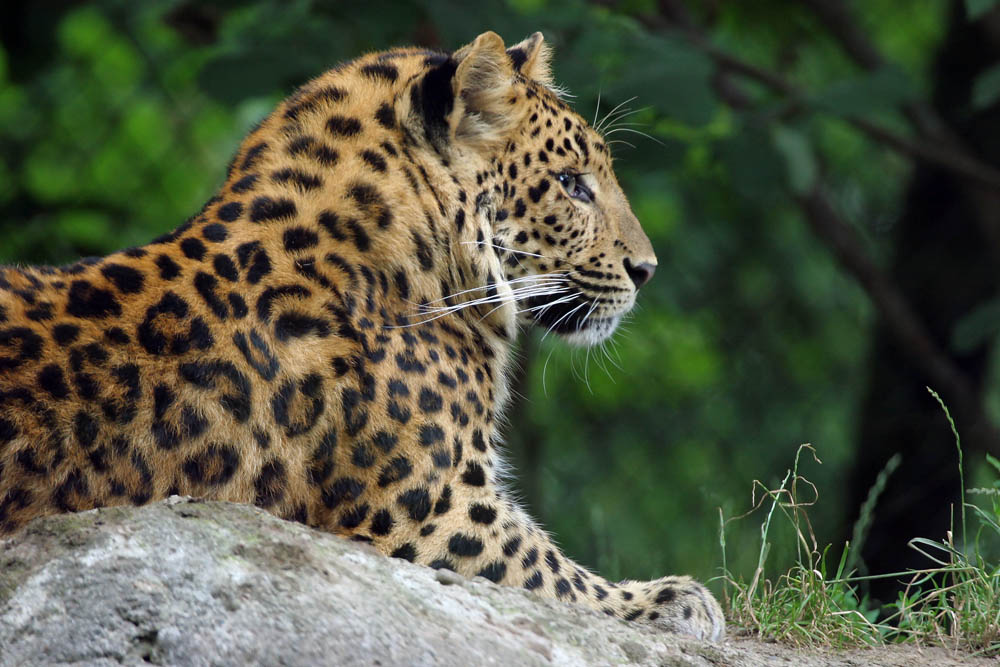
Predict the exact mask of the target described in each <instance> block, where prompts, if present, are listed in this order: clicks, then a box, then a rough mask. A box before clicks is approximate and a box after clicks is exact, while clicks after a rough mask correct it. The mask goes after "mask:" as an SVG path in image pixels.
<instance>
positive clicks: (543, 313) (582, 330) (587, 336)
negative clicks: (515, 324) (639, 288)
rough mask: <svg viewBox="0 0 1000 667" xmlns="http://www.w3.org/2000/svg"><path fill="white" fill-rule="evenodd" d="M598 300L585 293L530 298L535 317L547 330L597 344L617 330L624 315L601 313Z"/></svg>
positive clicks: (578, 341) (573, 340)
mask: <svg viewBox="0 0 1000 667" xmlns="http://www.w3.org/2000/svg"><path fill="white" fill-rule="evenodd" d="M598 308H599V305H598V303H597V302H595V301H592V300H591V299H587V298H585V297H583V296H577V297H574V298H572V299H567V298H565V297H564V298H553V297H551V296H544V297H533V298H531V299H528V300H527V302H526V309H527V312H529V313H530V315H531V320H532V321H533V322H534V323H535V324H536V325H537V326H539V327H541V328H543V329H545V330H546V331H547V332H552V333H556V334H558V335H559V336H560V337H561V338H563V339H564V340H566V341H567V342H569V343H571V344H573V345H583V346H587V345H596V344H597V343H600V342H602V341H604V340H606V339H607V338H608V337H610V336H611V334H613V333H614V331H615V329H616V328H617V327H618V323H619V322H620V321H621V315H612V316H610V317H609V316H606V315H604V314H603V313H602V314H601V315H600V316H598V315H597V310H598Z"/></svg>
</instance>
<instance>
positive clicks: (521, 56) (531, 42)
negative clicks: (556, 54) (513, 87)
mask: <svg viewBox="0 0 1000 667" xmlns="http://www.w3.org/2000/svg"><path fill="white" fill-rule="evenodd" d="M507 56H508V57H509V58H510V62H511V64H512V65H513V66H514V69H515V70H516V71H518V72H520V73H521V74H522V75H523V76H524V78H526V79H531V80H533V81H537V82H538V83H540V84H542V85H544V86H551V85H552V70H551V68H550V67H549V63H550V61H551V59H552V50H551V49H550V48H549V47H548V45H547V44H546V43H545V37H544V35H542V33H540V32H536V33H535V34H533V35H531V36H530V37H528V38H527V39H525V40H524V41H523V42H521V43H520V44H515V45H514V46H512V47H510V48H509V49H507Z"/></svg>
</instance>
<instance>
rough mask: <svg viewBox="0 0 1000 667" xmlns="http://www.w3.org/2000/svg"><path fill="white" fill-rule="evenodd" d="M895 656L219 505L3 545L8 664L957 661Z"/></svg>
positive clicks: (73, 524)
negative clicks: (715, 620) (834, 648)
mask: <svg viewBox="0 0 1000 667" xmlns="http://www.w3.org/2000/svg"><path fill="white" fill-rule="evenodd" d="M887 655H888V656H889V657H888V658H886V660H884V661H883V660H882V659H881V658H879V657H878V654H875V653H873V652H855V653H853V654H847V653H836V654H832V653H831V654H824V653H822V652H813V653H807V652H801V651H794V650H792V649H788V648H785V647H779V646H777V645H774V644H763V643H757V642H751V641H747V640H742V641H736V642H730V643H727V644H721V645H713V644H708V643H702V642H697V641H694V640H687V639H683V638H678V637H673V636H669V635H660V634H657V633H656V632H654V631H652V630H651V629H649V628H645V627H643V626H640V625H635V624H626V623H624V622H621V621H617V620H615V619H611V618H607V617H605V616H603V615H600V614H597V613H594V612H591V611H589V610H587V609H584V608H581V607H575V606H569V605H563V604H559V603H556V602H551V601H547V600H542V599H540V598H537V597H535V596H533V595H531V594H528V593H526V592H524V591H521V590H518V589H512V588H507V587H502V586H495V585H493V584H491V583H489V582H487V581H485V580H481V579H480V580H468V579H465V578H463V577H460V576H457V575H455V574H453V573H451V572H446V571H434V570H430V569H428V568H424V567H419V566H416V565H412V564H410V563H406V562H403V561H399V560H394V559H390V558H386V557H384V556H381V555H380V554H378V553H376V552H375V551H374V550H373V549H371V548H368V547H365V546H363V545H359V544H356V543H352V542H348V541H346V540H343V539H340V538H338V537H335V536H332V535H328V534H325V533H321V532H317V531H314V530H311V529H309V528H307V527H305V526H302V525H300V524H296V523H288V522H285V521H282V520H280V519H277V518H275V517H273V516H271V515H270V514H267V513H266V512H263V511H261V510H258V509H256V508H253V507H247V506H243V505H233V504H229V503H216V502H202V501H196V500H191V499H187V498H176V497H175V498H172V499H170V500H168V501H165V502H162V503H156V504H151V505H148V506H146V507H142V508H108V509H102V510H95V511H91V512H82V513H79V514H72V515H64V516H57V517H51V518H47V519H42V520H39V521H35V522H33V523H32V524H30V525H29V526H28V527H27V528H26V529H25V530H24V531H22V532H21V533H19V534H17V535H15V536H13V537H12V538H9V539H7V540H4V541H0V665H3V666H7V665H51V664H70V663H72V664H86V665H123V664H124V665H142V664H150V663H152V664H162V665H323V664H330V665H462V666H463V667H464V666H467V665H489V664H497V665H552V664H557V665H587V664H593V665H614V664H639V665H721V664H725V665H771V664H783V665H787V664H789V660H791V661H792V662H794V663H795V664H804V665H813V664H840V665H848V664H886V665H896V664H899V665H906V667H913V665H915V664H921V663H924V662H926V664H935V665H947V664H959V663H958V662H953V658H952V656H950V654H947V653H945V652H943V651H938V652H927V651H925V652H924V653H922V654H915V653H912V652H906V651H903V652H890V653H888V654H887ZM914 656H916V657H914ZM889 658H891V659H889ZM897 658H898V661H896V659H897ZM963 664H973V663H970V662H965V663H963ZM984 664H985V663H984Z"/></svg>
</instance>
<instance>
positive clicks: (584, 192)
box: [556, 171, 594, 203]
mask: <svg viewBox="0 0 1000 667" xmlns="http://www.w3.org/2000/svg"><path fill="white" fill-rule="evenodd" d="M556 178H557V179H558V180H559V183H560V185H562V186H563V189H564V190H565V191H566V194H568V195H569V196H570V197H572V198H573V199H579V200H580V201H582V202H585V203H590V202H592V201H594V193H593V192H591V191H590V189H589V188H588V187H587V186H586V185H584V184H583V182H582V181H581V180H580V177H579V176H578V175H577V174H571V173H569V172H568V171H564V172H562V173H560V174H557V175H556Z"/></svg>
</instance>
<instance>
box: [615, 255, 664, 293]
mask: <svg viewBox="0 0 1000 667" xmlns="http://www.w3.org/2000/svg"><path fill="white" fill-rule="evenodd" d="M622 264H624V265H625V273H627V274H628V277H629V278H631V279H632V282H633V283H635V288H636V289H639V288H640V287H642V286H643V285H645V284H646V283H648V282H649V279H650V278H652V277H653V273H655V272H656V265H655V264H650V263H649V262H641V263H639V264H635V265H633V264H632V262H631V261H630V260H629V258H628V257H626V258H625V259H624V260H623V261H622Z"/></svg>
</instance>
